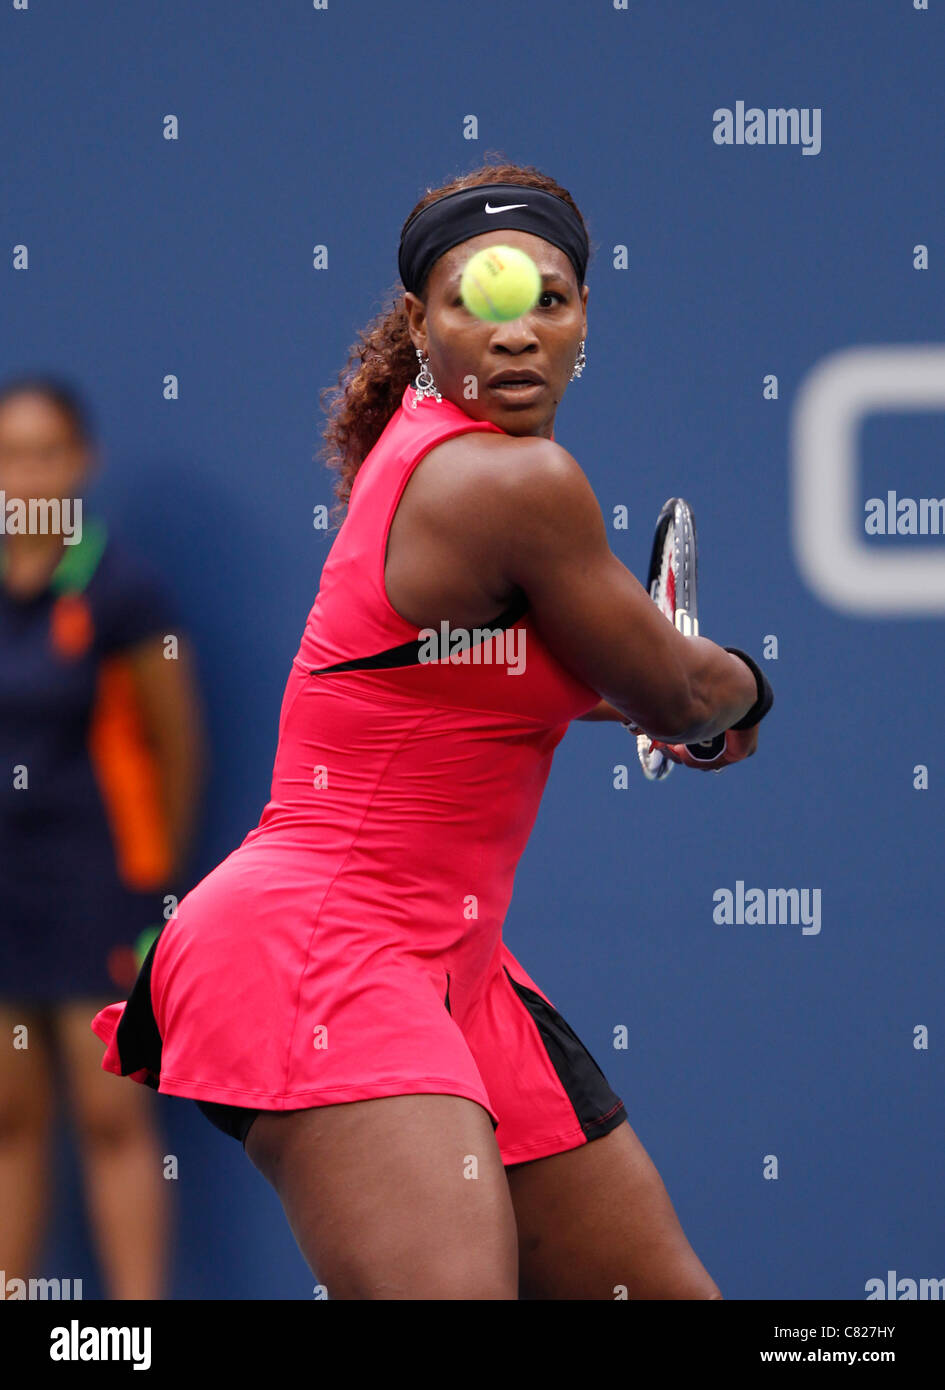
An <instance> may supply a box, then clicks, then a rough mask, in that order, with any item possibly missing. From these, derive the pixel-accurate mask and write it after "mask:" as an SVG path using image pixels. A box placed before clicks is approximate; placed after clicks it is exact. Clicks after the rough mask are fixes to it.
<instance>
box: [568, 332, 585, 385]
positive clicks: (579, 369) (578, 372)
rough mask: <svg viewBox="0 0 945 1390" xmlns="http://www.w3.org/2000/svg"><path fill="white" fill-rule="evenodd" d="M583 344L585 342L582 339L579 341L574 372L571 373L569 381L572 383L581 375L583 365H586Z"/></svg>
mask: <svg viewBox="0 0 945 1390" xmlns="http://www.w3.org/2000/svg"><path fill="white" fill-rule="evenodd" d="M584 342H585V340H584V339H583V338H582V339H581V345H580V347H579V348H578V355H577V361H576V362H575V364H574V370H573V372H572V373H571V380H572V381H577V379H578V377H579V376H580V375H581V373H582V372H583V370H584V367H585V365H586V364H587V357H586V355H585V352H584Z"/></svg>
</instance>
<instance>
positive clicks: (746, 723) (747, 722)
mask: <svg viewBox="0 0 945 1390" xmlns="http://www.w3.org/2000/svg"><path fill="white" fill-rule="evenodd" d="M725 650H726V651H727V652H731V653H732V656H740V657H741V659H742V661H744V663H745V665H746V666H747V667H748V669H749V670H750V671H751V673H752V675H753V676H754V678H755V685H756V686H757V689H758V698H757V699H756V700H755V703H754V704H753V705H752V707H751V709H750V710H749V711H748V713H747V714H743V715H742V717H741V719H739V721H738V723H737V724H733V725H732V726H731V727H732V728H733V729H753V728H754V727H755V725H756V724H760V723H761V721H762V719H764V717H765V715H766V714H767V713H768V710H769V709H770V708H771V706H772V705H773V704H774V691H773V690H772V689H771V686H770V685H769V684H768V678H767V676H766V675H765V673H764V671H762V670H761V669H760V668H759V667H758V666H757V665H756V664H755V662H754V661H752V659H751V657H750V656H749V655H748V653H747V652H742V651H739V649H738V647H726V648H725Z"/></svg>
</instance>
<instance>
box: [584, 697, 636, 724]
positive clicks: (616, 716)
mask: <svg viewBox="0 0 945 1390" xmlns="http://www.w3.org/2000/svg"><path fill="white" fill-rule="evenodd" d="M626 717H627V716H626V715H625V714H624V713H623V711H622V710H619V709H617V706H616V705H611V704H609V703H608V702H607V701H606V700H600V701H599V702H598V703H597V704H596V705H595V706H594V708H593V709H589V710H588V711H587V714H579V715H577V716H576V718H578V719H589V720H593V721H595V722H598V723H599V722H600V721H601V720H604V719H607V720H610V721H611V722H618V721H619V722H620V723H623V722H624V720H625V719H626Z"/></svg>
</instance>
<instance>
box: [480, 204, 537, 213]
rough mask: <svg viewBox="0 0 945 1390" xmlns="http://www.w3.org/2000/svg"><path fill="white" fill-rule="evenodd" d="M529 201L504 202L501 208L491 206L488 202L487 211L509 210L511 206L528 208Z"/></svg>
mask: <svg viewBox="0 0 945 1390" xmlns="http://www.w3.org/2000/svg"><path fill="white" fill-rule="evenodd" d="M527 207H528V204H527V203H504V204H503V205H502V207H500V208H493V207H490V206H489V204H488V203H486V212H508V211H509V210H510V209H511V208H527Z"/></svg>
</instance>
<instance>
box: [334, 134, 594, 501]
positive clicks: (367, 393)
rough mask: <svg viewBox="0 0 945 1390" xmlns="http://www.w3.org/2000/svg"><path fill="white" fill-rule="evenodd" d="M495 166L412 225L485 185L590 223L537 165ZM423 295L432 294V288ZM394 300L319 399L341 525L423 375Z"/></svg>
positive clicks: (476, 172)
mask: <svg viewBox="0 0 945 1390" xmlns="http://www.w3.org/2000/svg"><path fill="white" fill-rule="evenodd" d="M490 159H495V160H497V161H499V162H495V163H490V162H487V163H485V164H482V165H480V167H479V168H477V169H473V170H471V171H470V172H469V173H468V174H461V175H459V176H458V177H457V178H455V179H452V180H451V181H450V182H449V183H445V184H443V185H442V187H440V188H429V189H427V191H426V193H425V194H424V195H423V197H422V198H421V199H420V201H419V202H418V203H417V204H416V206H415V207H414V208H412V209H411V212H410V214H409V217H412V216H413V215H414V213H415V212H419V210H420V209H421V208H424V207H427V206H428V205H429V204H430V203H435V202H436V201H437V199H439V198H442V197H443V196H444V195H445V194H447V193H454V192H456V191H457V190H458V189H461V188H474V187H475V186H476V185H478V184H482V183H520V184H524V185H525V186H526V187H528V188H541V189H544V190H545V191H546V192H548V193H555V194H557V196H558V197H559V198H563V199H564V201H565V202H566V203H568V204H569V206H570V207H572V208H573V209H574V211H575V212H576V213H577V215H578V217H581V220H582V221H583V220H584V219H583V217H582V214H581V210H580V208H579V207H578V205H577V203H575V201H574V199H573V198H572V197H571V194H570V193H569V192H568V190H567V189H566V188H562V187H561V185H560V184H559V183H556V182H555V180H554V179H553V178H550V177H549V175H548V174H543V173H542V172H541V170H540V169H536V168H535V167H534V166H533V165H530V164H511V163H509V162H508V161H506V159H505V157H504V155H501V154H498V153H496V154H494V155H490V154H487V155H486V160H487V161H489V160H490ZM409 217H408V218H406V219H405V222H406V221H407V220H409ZM586 225H587V224H586V223H585V227H586ZM423 289H424V290H425V289H426V285H425V284H424V286H423ZM386 298H388V299H390V300H391V302H390V303H389V304H387V305H386V306H385V307H384V308H382V309H381V311H380V313H378V314H377V315H376V316H375V317H374V318H373V319H372V320H371V322H370V323H369V324H368V325H367V327H366V328H363V329H361V330H360V332H359V334H358V339H357V341H356V342H355V343H353V344H352V346H351V347H350V348H349V350H348V360H347V362H346V364H345V366H344V367H343V368H342V369H341V371H340V372H339V373H338V384H337V386H329V387H326V388H325V389H324V390H323V391H322V392H321V393H320V397H319V399H320V403H321V406H322V409H323V410H324V411H325V412H326V414H327V416H328V420H327V422H326V424H325V426H324V429H323V431H322V440H323V443H322V446H321V448H320V450H319V452H318V454H317V455H316V457H319V456H320V457H321V459H322V461H323V462H324V464H325V466H326V467H327V468H329V469H331V470H332V471H334V472H336V473H337V475H338V477H337V479H336V482H335V497H336V499H337V501H336V505H335V507H334V508H333V518H334V520H336V521H338V522H340V521H341V520H342V519H343V517H344V513H345V511H346V510H347V506H348V499H349V498H350V496H351V484H352V483H353V482H354V479H355V477H356V475H357V472H358V469H359V468H360V467H361V464H362V463H363V462H364V460H365V458H366V457H367V455H368V454H369V453H370V451H371V450H372V449H373V447H374V445H375V444H376V443H377V441H378V439H379V438H380V436H381V433H382V432H383V430H384V427H385V425H386V424H387V422H388V421H389V420H390V418H391V416H392V415H393V413H394V411H395V410H396V409H397V408H398V406H399V405H400V402H401V399H402V398H403V394H404V390H405V389H406V387H407V386H408V384H409V383H410V382H411V381H412V380H413V378H414V377H415V376H416V374H417V370H418V368H417V357H416V352H415V350H414V346H413V342H412V341H411V338H410V333H409V330H408V324H407V311H406V306H405V304H404V287H403V285H402V284H401V282H400V280H399V279H398V280H397V281H395V283H394V285H393V287H392V289H390V290H389V291H388V292H387V296H386Z"/></svg>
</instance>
